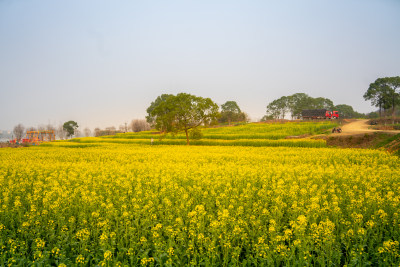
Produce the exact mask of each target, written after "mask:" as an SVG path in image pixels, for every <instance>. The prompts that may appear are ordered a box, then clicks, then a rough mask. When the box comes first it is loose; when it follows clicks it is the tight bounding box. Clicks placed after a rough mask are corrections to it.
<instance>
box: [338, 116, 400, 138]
mask: <svg viewBox="0 0 400 267" xmlns="http://www.w3.org/2000/svg"><path fill="white" fill-rule="evenodd" d="M369 127H370V125H369V124H368V120H356V121H353V122H350V123H347V124H345V125H343V126H342V127H341V128H342V132H341V133H333V134H332V136H345V135H357V134H366V133H367V134H368V133H376V132H381V133H393V134H399V133H400V131H395V130H374V129H368V128H369Z"/></svg>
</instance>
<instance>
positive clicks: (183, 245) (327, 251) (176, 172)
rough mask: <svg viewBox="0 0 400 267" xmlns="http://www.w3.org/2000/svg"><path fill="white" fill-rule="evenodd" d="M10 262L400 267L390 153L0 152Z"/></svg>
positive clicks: (5, 261)
mask: <svg viewBox="0 0 400 267" xmlns="http://www.w3.org/2000/svg"><path fill="white" fill-rule="evenodd" d="M0 188H1V190H0V265H1V266H6V265H8V266H11V265H22V266H26V265H32V264H38V265H37V266H44V265H60V266H89V265H100V266H140V265H142V266H144V265H146V266H156V265H157V266H182V265H194V266H198V265H205V266H228V265H229V266H237V265H249V266H251V265H253V266H274V265H275V266H281V265H287V266H310V265H312V266H314V265H316V266H331V265H335V266H342V265H357V266H364V265H375V266H384V265H387V266H393V265H396V266H398V265H399V263H400V255H399V239H400V230H399V229H400V215H399V213H400V161H399V159H398V157H395V156H391V155H389V154H388V153H386V152H383V151H377V150H359V149H335V148H300V147H297V148H296V147H295V148H293V147H243V146H234V147H230V146H208V147H207V146H189V147H188V146H167V145H166V146H150V145H147V146H146V145H135V144H109V143H92V144H87V145H86V146H85V144H82V146H80V144H76V143H71V142H68V143H66V142H64V143H63V142H60V143H56V144H55V145H54V146H39V147H30V148H20V149H8V148H6V149H1V150H0Z"/></svg>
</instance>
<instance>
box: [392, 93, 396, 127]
mask: <svg viewBox="0 0 400 267" xmlns="http://www.w3.org/2000/svg"><path fill="white" fill-rule="evenodd" d="M395 100H396V98H395V96H394V95H393V103H392V105H393V107H392V124H394V115H395V114H394V111H395V108H394V107H395V106H396V101H395Z"/></svg>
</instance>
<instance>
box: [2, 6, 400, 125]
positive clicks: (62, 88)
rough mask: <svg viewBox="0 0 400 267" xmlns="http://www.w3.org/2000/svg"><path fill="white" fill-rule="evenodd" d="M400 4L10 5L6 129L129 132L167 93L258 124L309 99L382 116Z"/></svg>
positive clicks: (6, 9) (394, 72)
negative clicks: (232, 105)
mask: <svg viewBox="0 0 400 267" xmlns="http://www.w3.org/2000/svg"><path fill="white" fill-rule="evenodd" d="M399 13H400V1H395V0H383V1H373V0H364V1H362V0H357V1H356V0H354V1H345V0H340V1H317V0H313V1H307V2H299V1H295V0H292V1H251V2H249V1H218V2H215V1H201V2H196V1H174V0H171V1H146V2H139V1H119V2H108V1H84V2H82V1H68V2H67V1H57V2H55V1H40V2H31V1H4V0H3V1H0V36H2V38H1V39H0V96H1V97H0V130H12V129H13V127H14V126H15V125H17V124H18V123H22V124H23V125H24V126H25V127H29V126H38V125H46V124H49V123H51V124H54V125H59V124H61V123H63V122H65V121H68V120H74V121H77V122H78V124H79V125H80V126H81V127H80V128H81V129H83V128H85V127H89V128H90V129H92V130H93V128H95V127H100V128H105V127H108V126H115V127H117V128H118V127H119V125H122V124H124V123H125V122H128V123H129V122H130V121H131V120H132V119H136V118H139V119H140V118H144V117H145V115H146V109H147V107H148V106H149V105H150V103H151V102H152V101H153V100H154V99H155V98H156V97H157V96H159V95H161V94H163V93H172V94H176V93H179V92H186V93H190V94H194V95H198V96H202V97H209V98H211V99H212V100H214V101H215V102H216V103H218V104H223V103H224V102H226V101H228V100H233V101H236V102H237V103H238V104H239V106H240V108H241V109H242V110H243V111H245V112H246V113H248V114H249V116H250V118H251V119H252V120H258V119H260V118H261V117H262V116H263V115H265V112H266V106H267V104H268V103H269V102H271V101H272V100H274V99H277V98H279V97H281V96H283V95H291V94H294V93H298V92H301V93H306V94H308V95H310V96H312V97H326V98H329V99H331V100H332V101H333V102H334V104H335V105H338V104H348V105H351V106H353V108H354V109H355V110H356V111H358V112H362V113H367V112H371V111H373V110H376V108H375V107H372V106H371V104H370V102H367V101H364V99H363V97H362V96H363V94H364V93H365V91H366V90H367V89H368V85H369V84H370V83H372V82H374V81H375V80H376V79H377V78H379V77H387V76H399V75H400V63H399V62H400V52H399V47H400V34H398V33H397V32H398V29H399V28H400V27H399V26H400V16H399V15H398V14H399Z"/></svg>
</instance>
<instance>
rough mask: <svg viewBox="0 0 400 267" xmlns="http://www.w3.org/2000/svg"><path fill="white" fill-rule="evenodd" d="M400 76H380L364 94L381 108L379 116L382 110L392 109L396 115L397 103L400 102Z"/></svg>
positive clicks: (365, 97) (366, 98)
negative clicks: (399, 90)
mask: <svg viewBox="0 0 400 267" xmlns="http://www.w3.org/2000/svg"><path fill="white" fill-rule="evenodd" d="M399 88H400V76H397V77H385V78H378V79H376V80H375V82H373V83H371V84H370V85H369V87H368V90H367V91H366V92H365V94H364V99H365V100H369V101H371V104H372V105H373V106H375V107H378V108H379V116H382V110H388V109H390V108H391V109H392V116H394V115H395V108H396V105H399V104H400V93H399V92H398V89H399Z"/></svg>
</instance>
